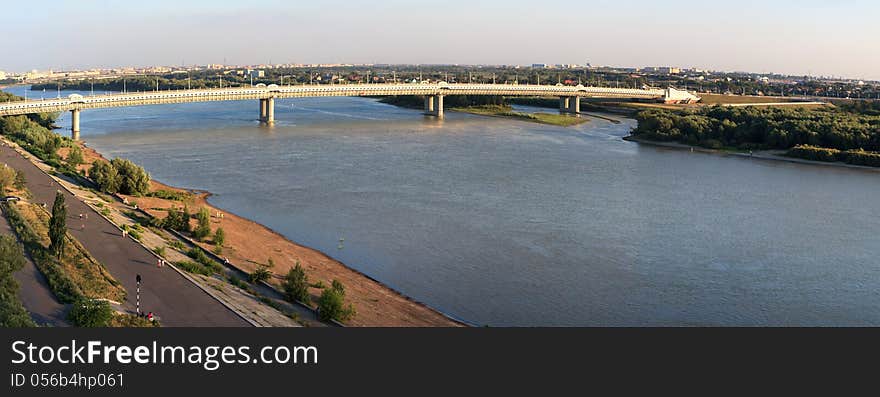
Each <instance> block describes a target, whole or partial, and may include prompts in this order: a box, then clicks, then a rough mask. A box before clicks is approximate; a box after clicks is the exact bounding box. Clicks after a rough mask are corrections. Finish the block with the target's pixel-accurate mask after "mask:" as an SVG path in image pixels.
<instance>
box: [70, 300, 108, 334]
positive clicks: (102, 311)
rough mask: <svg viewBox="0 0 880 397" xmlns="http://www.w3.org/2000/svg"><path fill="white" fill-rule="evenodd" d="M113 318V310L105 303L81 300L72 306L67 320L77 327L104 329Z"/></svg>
mask: <svg viewBox="0 0 880 397" xmlns="http://www.w3.org/2000/svg"><path fill="white" fill-rule="evenodd" d="M112 318H113V308H111V307H110V304H109V303H107V302H106V301H99V300H91V299H81V300H79V301H77V302H75V303H74V304H73V306H72V307H71V308H70V312H69V313H68V314H67V319H68V320H70V322H71V323H73V325H76V326H77V327H106V326H108V325H109V324H110V320H111V319H112Z"/></svg>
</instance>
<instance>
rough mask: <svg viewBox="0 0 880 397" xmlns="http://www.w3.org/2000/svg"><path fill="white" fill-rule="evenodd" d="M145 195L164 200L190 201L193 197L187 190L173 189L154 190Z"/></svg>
mask: <svg viewBox="0 0 880 397" xmlns="http://www.w3.org/2000/svg"><path fill="white" fill-rule="evenodd" d="M147 197H156V198H160V199H165V200H172V201H191V200H192V198H193V195H192V193H189V192H178V191H174V190H164V189H159V190H154V191H152V192H149V193H147Z"/></svg>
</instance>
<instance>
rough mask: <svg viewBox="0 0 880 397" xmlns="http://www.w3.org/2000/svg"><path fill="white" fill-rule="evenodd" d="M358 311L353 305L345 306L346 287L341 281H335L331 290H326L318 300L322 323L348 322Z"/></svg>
mask: <svg viewBox="0 0 880 397" xmlns="http://www.w3.org/2000/svg"><path fill="white" fill-rule="evenodd" d="M355 314H356V311H355V309H354V306H352V305H351V303H349V304H348V306H346V305H345V287H344V286H343V285H342V283H341V282H340V281H339V280H333V283H332V285H331V286H330V288H325V289H324V291H322V292H321V297H320V298H318V315H319V317H320V319H321V320H322V321H330V320H331V319H332V320H336V321H342V322H345V321H348V320H350V319H351V318H352V317H354V315H355Z"/></svg>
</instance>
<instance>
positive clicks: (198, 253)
mask: <svg viewBox="0 0 880 397" xmlns="http://www.w3.org/2000/svg"><path fill="white" fill-rule="evenodd" d="M186 256H188V257H190V258H192V259H194V260H195V261H196V262H198V263H199V264H201V265H202V266H204V267H206V268H208V269H209V270H211V272H213V273H220V272H221V271H223V267H222V266H220V264H218V263H217V262H214V261H213V260H211V258H208V256H207V255H205V252H204V251H202V249H201V248H199V247H193V248H190V250H189V251H187V252H186Z"/></svg>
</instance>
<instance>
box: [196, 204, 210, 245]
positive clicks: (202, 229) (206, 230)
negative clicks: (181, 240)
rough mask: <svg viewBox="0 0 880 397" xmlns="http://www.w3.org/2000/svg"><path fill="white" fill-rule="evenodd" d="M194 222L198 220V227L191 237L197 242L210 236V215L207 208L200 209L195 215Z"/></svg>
mask: <svg viewBox="0 0 880 397" xmlns="http://www.w3.org/2000/svg"><path fill="white" fill-rule="evenodd" d="M196 220H198V225H197V226H196V228H195V230H193V232H192V236H193V238H195V239H197V240H203V239H204V238H205V237H208V235H210V234H211V213H210V212H208V209H207V208H202V209H201V210H199V212H198V214H196Z"/></svg>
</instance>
